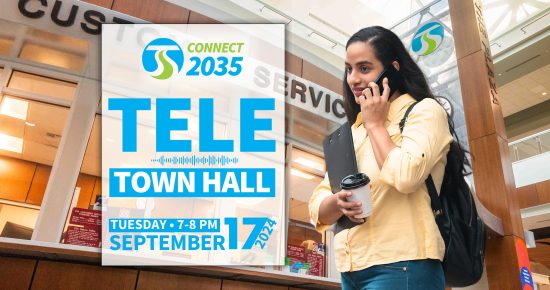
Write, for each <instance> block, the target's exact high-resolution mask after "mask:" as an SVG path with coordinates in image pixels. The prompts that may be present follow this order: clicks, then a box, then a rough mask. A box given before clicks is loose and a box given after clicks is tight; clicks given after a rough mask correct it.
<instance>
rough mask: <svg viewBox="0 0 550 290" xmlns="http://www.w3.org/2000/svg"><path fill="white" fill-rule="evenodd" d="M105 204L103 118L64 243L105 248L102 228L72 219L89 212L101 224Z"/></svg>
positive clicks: (84, 165) (98, 123)
mask: <svg viewBox="0 0 550 290" xmlns="http://www.w3.org/2000/svg"><path fill="white" fill-rule="evenodd" d="M101 203H102V199H101V116H100V115H96V116H95V118H94V123H93V125H92V131H91V133H90V138H89V139H88V145H87V146H86V151H85V153H84V159H83V161H82V166H81V167H80V172H79V174H78V179H77V181H76V186H75V189H74V191H73V200H72V203H71V207H70V209H69V212H68V214H67V219H66V222H65V230H64V233H63V235H62V236H61V242H62V243H65V244H75V245H83V246H94V247H99V246H100V245H101V244H100V242H99V237H100V236H101V235H100V228H99V227H97V226H92V225H91V224H81V223H78V222H74V220H71V217H73V218H74V217H76V216H78V215H80V213H81V212H86V214H89V215H91V216H95V217H96V218H97V221H98V222H99V223H101Z"/></svg>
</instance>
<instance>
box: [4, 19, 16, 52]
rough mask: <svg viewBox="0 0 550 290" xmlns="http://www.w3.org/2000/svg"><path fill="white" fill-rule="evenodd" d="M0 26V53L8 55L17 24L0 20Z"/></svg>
mask: <svg viewBox="0 0 550 290" xmlns="http://www.w3.org/2000/svg"><path fill="white" fill-rule="evenodd" d="M0 27H2V31H1V32H0V55H9V54H10V52H11V48H12V45H13V41H14V39H15V33H16V31H17V28H18V27H19V25H18V24H16V23H13V22H10V21H5V20H0Z"/></svg>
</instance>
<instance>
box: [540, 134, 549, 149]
mask: <svg viewBox="0 0 550 290" xmlns="http://www.w3.org/2000/svg"><path fill="white" fill-rule="evenodd" d="M539 138H540V145H541V147H542V152H543V153H544V152H548V151H550V131H548V132H546V133H544V134H542V135H540V136H539Z"/></svg>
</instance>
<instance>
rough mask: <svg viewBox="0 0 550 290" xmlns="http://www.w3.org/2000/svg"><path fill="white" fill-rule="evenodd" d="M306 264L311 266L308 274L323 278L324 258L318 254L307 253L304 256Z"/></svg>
mask: <svg viewBox="0 0 550 290" xmlns="http://www.w3.org/2000/svg"><path fill="white" fill-rule="evenodd" d="M306 263H309V264H310V265H311V269H309V271H308V274H309V275H314V276H321V277H322V276H324V268H325V257H323V255H319V254H313V253H311V254H310V253H308V254H307V255H306Z"/></svg>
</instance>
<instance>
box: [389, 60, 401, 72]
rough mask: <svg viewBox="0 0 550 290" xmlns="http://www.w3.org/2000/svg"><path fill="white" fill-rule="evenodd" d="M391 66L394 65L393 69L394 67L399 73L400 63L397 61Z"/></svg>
mask: <svg viewBox="0 0 550 290" xmlns="http://www.w3.org/2000/svg"><path fill="white" fill-rule="evenodd" d="M391 64H392V65H393V67H394V68H395V69H396V70H397V71H399V67H400V66H399V63H398V62H397V61H396V60H394V61H393V62H392V63H391Z"/></svg>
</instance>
